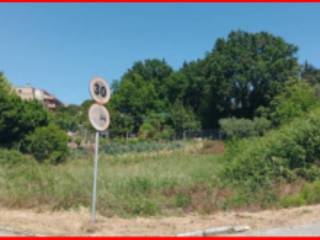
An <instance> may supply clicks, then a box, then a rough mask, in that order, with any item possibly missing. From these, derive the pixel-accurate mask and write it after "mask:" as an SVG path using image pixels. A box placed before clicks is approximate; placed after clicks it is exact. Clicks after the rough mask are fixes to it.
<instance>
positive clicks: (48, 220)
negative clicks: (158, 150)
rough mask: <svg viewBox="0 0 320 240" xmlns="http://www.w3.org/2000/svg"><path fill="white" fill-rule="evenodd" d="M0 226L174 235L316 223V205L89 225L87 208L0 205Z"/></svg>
mask: <svg viewBox="0 0 320 240" xmlns="http://www.w3.org/2000/svg"><path fill="white" fill-rule="evenodd" d="M0 211H1V215H0V226H1V227H6V228H7V229H11V230H15V231H18V232H19V231H20V232H22V233H24V234H26V233H27V234H38V235H103V236H115V235H121V236H123V235H126V236H130V235H156V236H159V235H176V234H177V233H183V232H189V231H194V230H203V229H206V228H210V227H218V226H227V225H249V226H250V227H251V229H252V230H264V229H271V228H279V227H287V226H299V225H305V224H310V223H313V222H319V214H318V213H319V211H320V206H319V205H314V206H307V207H299V208H292V209H282V210H267V211H259V212H247V211H241V212H240V211H237V212H235V211H229V212H218V213H215V214H210V215H199V214H184V215H182V216H179V217H177V216H176V217H173V216H172V217H148V218H145V217H136V218H130V219H123V218H119V217H111V218H107V217H104V216H101V215H99V216H98V222H97V224H95V225H92V224H91V221H90V213H89V211H88V209H85V208H81V209H78V210H76V211H57V212H48V211H41V212H35V211H33V210H12V209H10V210H9V209H4V208H1V209H0Z"/></svg>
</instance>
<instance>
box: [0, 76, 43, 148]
mask: <svg viewBox="0 0 320 240" xmlns="http://www.w3.org/2000/svg"><path fill="white" fill-rule="evenodd" d="M47 124H48V113H47V111H46V110H45V109H44V107H43V106H42V104H40V103H39V102H36V101H22V100H21V99H20V98H19V97H18V96H17V95H16V94H15V93H14V90H13V89H12V87H11V85H10V84H9V82H8V81H7V79H6V78H5V77H4V75H3V74H1V73H0V146H3V147H13V146H19V144H20V143H21V140H22V139H23V138H24V137H25V136H26V135H27V134H29V133H31V132H32V131H33V130H34V129H35V128H37V127H39V126H46V125H47Z"/></svg>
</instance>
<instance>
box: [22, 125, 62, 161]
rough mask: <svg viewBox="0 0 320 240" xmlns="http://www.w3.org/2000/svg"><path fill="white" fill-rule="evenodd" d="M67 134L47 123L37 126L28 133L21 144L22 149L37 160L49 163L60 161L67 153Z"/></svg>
mask: <svg viewBox="0 0 320 240" xmlns="http://www.w3.org/2000/svg"><path fill="white" fill-rule="evenodd" d="M67 143H68V136H67V135H66V134H65V132H64V131H62V130H61V129H60V128H59V127H57V126H55V125H49V126H47V127H40V128H37V129H36V130H35V131H34V132H33V133H31V134H29V135H28V136H27V137H26V139H25V142H24V144H23V150H24V151H25V152H27V153H31V154H32V155H33V156H34V157H35V158H36V160H37V161H39V162H44V161H45V160H49V162H50V163H54V164H57V163H61V162H63V161H64V160H65V159H66V156H67V153H68V147H67Z"/></svg>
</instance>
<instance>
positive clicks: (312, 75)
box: [301, 62, 320, 86]
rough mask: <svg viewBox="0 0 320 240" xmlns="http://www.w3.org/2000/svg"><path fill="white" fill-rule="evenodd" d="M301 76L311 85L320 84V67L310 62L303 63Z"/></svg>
mask: <svg viewBox="0 0 320 240" xmlns="http://www.w3.org/2000/svg"><path fill="white" fill-rule="evenodd" d="M301 77H302V78H303V79H304V80H305V81H307V82H308V83H309V84H311V85H313V86H314V85H316V84H320V69H317V68H316V67H314V66H313V65H311V64H310V63H308V62H305V63H304V64H303V65H302V71H301Z"/></svg>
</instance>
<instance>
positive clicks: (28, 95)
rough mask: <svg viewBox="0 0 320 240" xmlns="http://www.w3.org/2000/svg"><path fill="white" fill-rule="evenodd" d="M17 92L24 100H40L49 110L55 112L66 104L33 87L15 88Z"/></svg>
mask: <svg viewBox="0 0 320 240" xmlns="http://www.w3.org/2000/svg"><path fill="white" fill-rule="evenodd" d="M15 91H16V93H17V94H18V96H20V98H21V99H23V100H38V101H39V102H41V103H43V105H44V106H46V107H47V108H48V109H49V110H55V109H57V108H58V107H60V106H63V105H64V104H63V103H62V102H61V101H60V100H59V99H57V98H56V97H55V96H53V95H52V94H50V93H49V92H47V91H45V90H42V89H39V88H34V87H31V86H25V87H15Z"/></svg>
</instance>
